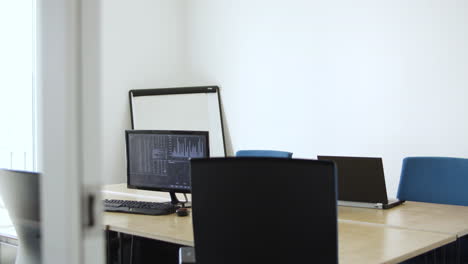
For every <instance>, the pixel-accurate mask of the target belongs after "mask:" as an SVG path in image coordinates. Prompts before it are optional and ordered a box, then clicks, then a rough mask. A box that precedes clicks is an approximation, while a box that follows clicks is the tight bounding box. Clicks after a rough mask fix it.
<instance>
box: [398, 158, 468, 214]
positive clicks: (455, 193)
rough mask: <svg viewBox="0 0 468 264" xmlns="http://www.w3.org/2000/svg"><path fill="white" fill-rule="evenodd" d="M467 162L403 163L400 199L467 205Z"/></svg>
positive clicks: (432, 160) (412, 160) (420, 160)
mask: <svg viewBox="0 0 468 264" xmlns="http://www.w3.org/2000/svg"><path fill="white" fill-rule="evenodd" d="M467 189H468V159H461V158H444V157H409V158H405V159H404V160H403V166H402V170H401V177H400V184H399V186H398V194H397V197H398V199H400V200H407V201H417V202H426V203H439V204H451V205H465V206H468V195H467V192H466V190H467Z"/></svg>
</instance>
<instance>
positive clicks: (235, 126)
mask: <svg viewBox="0 0 468 264" xmlns="http://www.w3.org/2000/svg"><path fill="white" fill-rule="evenodd" d="M187 15H188V20H187V25H188V28H187V36H188V38H187V40H188V49H189V53H188V54H189V57H190V63H191V69H192V76H191V79H192V81H193V82H194V83H216V84H219V85H220V86H221V95H222V100H223V104H224V110H225V113H226V119H225V120H226V123H227V126H228V129H229V133H230V136H231V139H232V145H233V148H234V151H235V150H239V149H249V148H266V149H280V150H289V151H292V152H294V156H295V157H304V158H315V157H316V155H317V154H327V155H362V156H382V157H383V158H384V166H385V173H386V177H387V188H388V190H389V194H390V195H391V196H394V195H395V194H396V190H397V186H398V180H399V175H400V169H401V160H402V158H403V157H405V156H410V155H435V156H458V157H468V123H467V122H466V119H467V117H468V104H466V103H465V101H466V98H468V89H467V87H468V74H467V72H468V49H467V48H466V47H468V3H467V2H466V1H462V0H459V1H455V0H449V1H447V0H440V1H434V0H432V1H422V0H415V1H405V0H396V1H374V0H358V1H346V0H338V1H328V0H320V1H319V0H316V1H310V0H309V1H306V0H303V1H301V0H291V1H275V0H237V1H220V0H197V1H189V2H188V6H187Z"/></svg>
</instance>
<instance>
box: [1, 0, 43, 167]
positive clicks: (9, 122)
mask: <svg viewBox="0 0 468 264" xmlns="http://www.w3.org/2000/svg"><path fill="white" fill-rule="evenodd" d="M34 4H35V3H34V1H33V0H15V1H0V43H1V44H0V58H1V60H0V124H1V127H0V168H8V169H15V170H28V171H34V170H36V164H35V160H36V159H35V138H36V136H35V135H36V129H35V121H36V117H35V115H36V111H35V92H34V88H35V87H34V74H33V73H34V65H35V62H34V55H35V52H34V48H35V45H34V32H35V29H34V24H35V23H34V19H35V15H34V12H35V11H34Z"/></svg>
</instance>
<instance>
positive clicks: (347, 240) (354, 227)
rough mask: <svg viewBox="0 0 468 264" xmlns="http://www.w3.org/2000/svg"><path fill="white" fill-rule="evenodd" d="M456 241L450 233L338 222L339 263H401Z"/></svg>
mask: <svg viewBox="0 0 468 264" xmlns="http://www.w3.org/2000/svg"><path fill="white" fill-rule="evenodd" d="M455 240H456V237H455V235H450V234H441V233H432V232H423V231H416V230H407V229H401V228H394V227H387V226H383V225H376V224H368V223H360V222H353V221H346V220H338V243H339V244H338V245H339V260H340V263H350V264H351V263H362V264H365V263H369V264H371V263H372V264H375V263H387V264H390V263H400V262H401V261H404V260H407V259H410V258H412V257H415V256H418V255H421V254H423V253H425V252H428V251H430V250H432V249H435V248H438V247H440V246H443V245H446V244H448V243H451V242H453V241H455Z"/></svg>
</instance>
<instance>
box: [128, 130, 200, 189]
mask: <svg viewBox="0 0 468 264" xmlns="http://www.w3.org/2000/svg"><path fill="white" fill-rule="evenodd" d="M126 143H127V184H128V187H129V188H137V189H145V190H157V191H173V192H190V189H191V188H190V186H191V185H190V158H206V157H209V142H208V132H206V131H161V130H129V131H126Z"/></svg>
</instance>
